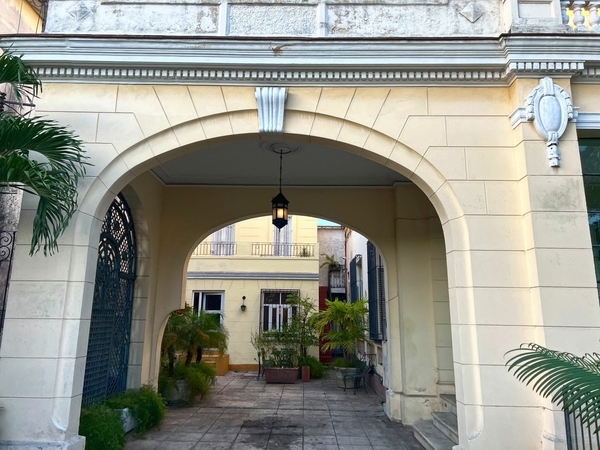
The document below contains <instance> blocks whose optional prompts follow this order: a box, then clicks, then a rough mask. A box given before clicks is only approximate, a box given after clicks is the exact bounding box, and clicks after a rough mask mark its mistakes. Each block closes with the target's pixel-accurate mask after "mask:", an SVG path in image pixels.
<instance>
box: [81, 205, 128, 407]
mask: <svg viewBox="0 0 600 450" xmlns="http://www.w3.org/2000/svg"><path fill="white" fill-rule="evenodd" d="M135 263H136V241H135V230H134V226H133V220H132V218H131V212H130V210H129V207H128V206H127V203H126V202H125V199H124V198H123V196H121V195H120V194H119V196H118V197H117V198H115V200H114V201H113V203H112V204H111V206H110V208H109V209H108V212H107V213H106V217H105V218H104V224H103V225H102V231H101V233H100V243H99V245H98V266H97V268H96V283H95V286H94V303H93V305H92V319H91V324H90V337H89V341H88V352H87V361H86V365H85V378H84V382H83V399H82V402H83V405H89V404H92V403H96V402H99V401H102V400H104V399H105V398H106V397H108V396H109V395H111V394H115V393H118V392H123V391H125V389H126V387H127V366H128V363H129V344H130V339H131V319H132V311H133V286H134V281H135V270H136V267H135Z"/></svg>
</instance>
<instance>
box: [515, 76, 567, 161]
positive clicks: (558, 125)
mask: <svg viewBox="0 0 600 450" xmlns="http://www.w3.org/2000/svg"><path fill="white" fill-rule="evenodd" d="M525 107H526V118H527V120H528V121H530V122H533V125H534V126H535V129H536V130H537V132H538V134H539V135H540V136H541V137H543V138H544V139H546V147H547V149H548V160H549V161H550V167H560V150H559V148H558V140H559V139H560V137H561V136H562V135H563V133H564V132H565V130H566V129H567V123H568V122H569V120H572V119H573V102H572V101H571V97H570V96H569V94H568V93H567V92H566V91H565V90H564V89H563V88H561V87H560V86H558V85H556V84H554V82H553V81H552V78H550V77H544V78H542V79H541V80H540V84H539V86H537V87H536V88H535V89H533V90H532V91H531V92H530V93H529V95H528V96H527V101H526V102H525Z"/></svg>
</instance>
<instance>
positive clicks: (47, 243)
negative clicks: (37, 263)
mask: <svg viewBox="0 0 600 450" xmlns="http://www.w3.org/2000/svg"><path fill="white" fill-rule="evenodd" d="M0 143H1V144H0V187H5V186H12V187H16V188H18V189H21V190H23V191H25V192H29V193H32V194H35V195H37V196H39V198H40V200H39V203H38V207H37V211H36V215H35V218H34V221H33V236H32V240H31V248H30V254H34V253H36V252H37V251H38V250H40V248H43V252H44V255H47V254H52V253H54V252H55V251H56V250H57V249H58V244H57V240H58V238H59V236H60V235H61V234H62V233H63V232H64V230H65V229H66V227H67V226H68V224H69V220H70V219H71V217H72V216H73V214H74V213H75V210H76V207H77V183H78V181H79V179H80V178H81V177H83V176H84V175H85V166H86V165H87V162H86V159H87V157H86V156H85V155H84V152H83V150H82V148H81V145H82V143H81V141H80V140H79V139H77V137H76V136H74V135H73V134H72V133H71V132H70V131H69V130H67V129H66V128H64V127H61V126H59V125H58V124H57V123H56V122H53V121H49V120H43V119H39V118H36V119H27V118H23V117H19V116H7V115H0Z"/></svg>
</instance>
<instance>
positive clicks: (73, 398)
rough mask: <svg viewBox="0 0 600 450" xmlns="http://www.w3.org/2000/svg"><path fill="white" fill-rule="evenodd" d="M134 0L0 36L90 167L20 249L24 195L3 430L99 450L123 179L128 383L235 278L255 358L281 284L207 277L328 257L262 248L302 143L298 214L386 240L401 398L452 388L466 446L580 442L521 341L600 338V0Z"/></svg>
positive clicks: (392, 348)
mask: <svg viewBox="0 0 600 450" xmlns="http://www.w3.org/2000/svg"><path fill="white" fill-rule="evenodd" d="M139 3H140V2H136V1H124V2H123V5H120V4H118V5H116V4H115V3H114V2H100V4H97V5H95V6H94V8H91V7H89V6H88V5H86V4H84V5H83V7H81V6H78V4H77V3H75V2H70V1H67V0H64V1H57V0H54V1H52V2H51V7H50V13H49V17H48V22H47V23H48V27H49V30H50V31H52V32H53V33H56V34H52V33H48V34H45V35H41V36H39V37H34V36H23V37H19V36H9V37H3V38H2V39H1V40H0V45H2V46H3V47H7V46H9V45H12V46H13V48H14V49H15V51H17V52H18V53H24V54H25V55H26V59H27V60H28V61H29V62H30V63H31V64H32V65H33V66H34V67H35V68H36V69H37V70H38V73H39V74H40V76H41V77H42V78H43V80H44V83H45V84H44V91H43V93H42V95H41V96H40V98H39V100H38V101H37V106H36V112H37V114H39V115H43V116H46V117H48V118H51V119H56V120H58V121H60V122H61V123H63V124H68V125H69V126H70V127H71V128H72V129H74V130H75V131H76V133H77V134H78V135H79V136H80V137H81V139H82V140H83V141H84V144H85V149H86V150H87V153H88V155H89V157H90V162H91V163H92V165H91V166H90V167H89V168H88V171H87V175H86V177H85V179H84V180H83V182H82V183H81V185H80V186H79V194H80V195H79V207H78V211H77V213H76V215H75V217H74V218H73V220H72V222H71V225H70V226H69V228H68V230H67V231H66V233H65V234H64V235H63V236H62V237H61V240H60V252H59V253H57V254H56V255H54V256H52V257H50V258H44V257H43V256H41V255H36V256H33V257H30V256H29V255H28V249H29V241H30V238H31V227H32V221H33V217H34V213H35V208H36V200H35V199H34V198H31V197H29V196H25V197H24V199H23V204H22V207H21V211H20V222H19V226H18V233H17V235H16V245H15V246H14V260H13V266H12V278H11V284H10V291H9V294H8V299H7V303H6V305H7V306H6V318H5V323H4V331H3V336H2V346H1V347H0V406H2V407H3V408H4V410H3V412H2V419H1V426H2V434H1V437H0V447H4V448H10V449H15V448H19V449H21V448H24V449H28V450H30V449H31V450H32V449H34V448H39V447H40V446H41V447H42V448H61V449H70V450H74V449H77V450H81V449H83V448H84V442H83V439H82V438H81V437H80V436H79V435H78V434H77V432H78V424H79V415H80V410H81V403H82V395H83V393H84V391H85V388H84V387H85V385H86V382H85V379H86V375H85V373H86V367H87V360H88V347H89V345H88V343H89V339H90V335H91V333H90V328H91V326H93V323H94V320H93V316H94V314H93V309H94V304H95V303H96V300H95V298H96V296H95V290H96V288H95V287H96V286H97V284H98V283H97V280H98V277H97V267H98V266H99V264H98V261H99V251H98V250H99V244H98V243H99V242H100V237H101V236H103V234H102V233H103V225H104V224H105V219H106V217H107V211H110V210H111V209H110V208H111V205H114V202H115V197H116V196H118V195H120V196H121V197H122V198H123V199H124V201H125V202H126V203H127V204H128V208H129V209H128V210H127V211H129V212H126V213H124V216H123V217H125V218H127V219H128V220H130V222H131V223H132V224H133V225H134V228H135V242H136V253H135V258H134V259H135V262H136V264H135V268H136V273H135V283H134V285H133V288H132V308H131V327H130V328H127V330H126V331H127V332H128V333H129V332H130V336H129V337H130V340H129V341H128V345H129V346H128V349H129V352H128V353H127V360H126V361H125V365H126V366H127V371H126V378H127V386H129V387H137V386H139V385H140V384H144V383H155V381H156V379H157V375H158V370H159V365H160V342H161V338H162V334H163V330H164V327H165V324H166V320H167V318H168V316H169V314H170V313H171V312H172V311H174V310H177V309H179V308H181V307H182V306H184V305H185V304H186V302H189V303H191V304H194V302H195V298H194V293H195V292H197V293H199V294H198V296H197V300H198V305H202V302H203V293H208V294H210V293H214V292H219V293H220V292H223V293H224V295H225V300H224V301H223V303H221V305H220V307H221V309H222V310H223V311H224V313H225V318H226V319H225V320H231V321H232V322H231V325H229V327H228V328H229V331H230V333H231V335H232V347H231V357H232V363H234V361H235V360H237V361H239V364H240V365H241V366H242V367H243V365H245V364H252V358H253V356H248V358H247V359H245V358H246V357H245V355H243V354H245V353H246V352H247V351H252V350H251V349H250V347H248V346H247V345H243V340H244V337H243V336H242V335H244V334H245V333H246V331H245V330H244V329H243V327H246V326H248V325H247V324H250V323H256V324H257V325H258V324H259V323H260V322H259V321H257V317H259V314H258V310H257V309H256V308H257V307H258V308H260V306H259V305H260V304H259V303H258V302H259V297H260V294H259V292H262V290H263V287H262V286H261V285H260V284H259V282H258V280H257V279H250V281H247V280H249V278H248V277H246V278H244V281H243V283H244V284H242V280H241V279H240V280H231V281H227V283H229V284H228V285H226V283H225V282H224V280H223V279H222V278H219V277H216V276H213V277H212V278H211V277H210V273H212V274H215V273H234V272H244V271H245V270H250V269H248V267H254V261H256V264H259V263H260V264H264V265H262V266H261V268H260V269H256V272H262V273H265V272H269V273H274V272H275V271H277V272H279V273H282V272H283V273H285V272H306V273H308V272H309V271H312V270H315V269H318V262H317V259H316V257H315V258H313V257H273V258H272V257H271V256H257V255H253V254H252V253H253V250H252V244H253V243H261V242H262V243H269V242H270V234H269V233H270V232H271V231H269V227H268V220H267V219H264V217H265V216H268V215H269V214H270V208H271V204H270V200H271V198H273V195H274V194H276V193H277V188H278V185H279V183H278V175H279V172H278V169H279V161H280V159H279V155H278V154H277V150H278V149H286V154H285V155H284V156H283V158H282V159H283V173H282V180H283V183H282V192H283V193H284V194H285V196H286V197H287V198H288V200H289V201H290V214H292V215H293V216H294V217H299V216H309V217H321V218H325V219H328V220H332V221H335V222H336V223H339V224H341V225H342V226H347V227H349V228H352V229H353V230H356V231H357V232H359V233H361V234H362V235H364V236H365V237H366V238H367V239H368V240H369V241H370V242H372V243H373V245H374V247H375V248H376V250H377V254H378V255H380V256H381V265H382V267H383V268H384V270H385V274H386V276H385V285H384V287H383V289H382V297H381V298H383V300H384V309H385V312H386V316H385V318H386V320H385V323H384V324H382V325H381V331H382V336H384V339H382V344H381V345H382V352H381V353H382V354H381V361H380V362H381V366H382V368H383V369H382V370H383V371H384V373H385V377H384V378H385V379H384V385H385V387H386V391H385V405H384V410H385V412H386V413H387V415H388V416H389V417H390V418H391V419H392V420H397V421H402V422H403V423H405V424H407V425H417V424H418V423H419V422H420V421H423V420H425V421H427V420H430V418H431V416H432V413H436V412H440V411H441V409H442V408H443V401H442V398H443V397H442V396H443V395H446V394H449V393H454V394H455V396H456V424H457V437H456V439H455V440H456V442H455V443H454V445H455V447H454V448H455V449H457V450H458V449H460V450H467V449H468V450H500V449H518V450H564V449H565V448H566V445H567V444H566V442H567V436H566V429H565V422H564V415H563V411H562V410H561V409H560V408H559V407H558V406H557V405H555V404H552V403H551V402H550V401H548V400H544V399H542V398H541V397H539V396H538V395H537V394H535V393H534V392H533V391H532V390H531V388H530V387H529V386H525V385H523V384H522V383H520V382H518V381H517V380H516V379H515V378H514V376H513V375H512V374H509V373H508V371H507V368H506V367H505V363H506V356H505V355H506V352H507V351H509V350H511V349H514V348H517V347H518V346H519V345H521V344H522V343H524V342H536V343H538V344H541V345H545V346H547V347H550V348H555V349H558V350H562V351H569V352H573V353H576V354H580V355H581V354H584V353H586V352H594V351H596V350H597V344H598V341H599V339H600V308H599V306H598V287H597V276H596V267H595V261H594V256H595V255H594V248H595V247H594V246H593V245H596V241H595V240H594V241H593V240H592V239H596V237H595V235H593V234H591V233H590V221H589V220H588V217H589V214H590V213H592V212H593V211H591V210H590V211H588V206H587V205H586V200H588V201H589V200H590V198H591V195H592V194H593V190H590V189H588V190H587V192H586V183H589V176H590V175H591V174H588V173H584V170H583V168H582V167H583V166H582V163H581V158H580V148H583V147H584V146H585V145H586V144H585V142H588V141H585V140H586V139H590V138H596V139H597V138H599V137H600V106H599V105H600V78H599V77H600V56H598V55H600V38H599V37H598V34H597V33H598V25H599V24H598V20H599V19H598V5H597V2H576V1H575V2H572V1H558V0H548V1H535V2H531V1H522V0H511V1H490V2H485V3H484V2H470V3H468V4H465V3H463V2H459V1H452V0H447V1H446V0H432V1H430V0H423V1H421V0H415V1H412V0H411V1H409V2H398V3H396V2H385V1H384V2H382V3H381V4H379V3H378V4H371V3H370V2H369V3H368V4H355V3H352V4H346V3H340V2H336V1H335V0H328V1H326V2H310V1H309V2H305V3H306V4H304V3H303V4H301V5H299V4H292V5H289V4H286V5H276V6H277V7H274V6H273V5H271V3H269V4H268V5H266V4H255V3H248V4H246V3H240V2H219V4H216V3H215V4H213V3H210V4H208V3H207V4H204V3H202V4H198V5H196V4H191V3H181V4H180V3H174V4H173V5H169V6H170V7H173V8H175V9H174V11H175V10H177V13H173V14H170V15H168V17H171V18H172V19H171V20H170V21H168V20H167V21H160V23H157V21H156V20H155V21H154V22H153V21H152V20H150V19H148V17H155V16H153V15H154V14H155V11H156V10H155V9H154V8H155V7H156V5H154V4H152V5H149V6H147V7H146V6H144V7H142V6H140V4H139ZM115 5H116V6H115ZM53 8H54V9H53ZM177 8H179V9H177ZM117 9H118V10H119V13H118V14H117V13H116V12H115V11H116V10H117ZM582 9H583V10H585V11H583V12H586V14H585V15H584V14H583V12H582ZM190 11H192V12H193V13H194V14H183V13H182V12H187V13H189V12H190ZM567 12H569V13H570V14H571V17H572V18H571V19H570V18H569V15H568V14H567ZM144 14H146V15H144ZM161 17H162V16H161ZM164 17H167V15H165V16H164ZM273 17H275V18H277V19H278V20H271V19H272V18H273ZM196 18H201V19H202V20H200V19H198V22H197V23H196V22H194V23H189V21H190V20H192V19H193V20H196ZM219 18H221V19H219ZM226 18H227V20H226ZM365 18H366V19H365ZM134 19H135V20H134ZM138 19H139V20H138ZM142 19H143V20H142ZM569 23H570V24H569ZM265 24H268V25H269V27H267V28H268V29H264V28H260V27H261V26H264V25H265ZM271 25H272V26H271ZM289 30H292V31H289ZM130 32H131V33H133V34H134V35H135V36H133V37H132V35H131V34H130ZM59 33H63V34H59ZM103 33H104V34H103ZM199 34H201V36H200V35H199ZM217 36H218V37H217ZM588 147H589V148H592V147H593V148H594V149H596V150H590V151H593V152H596V153H597V152H598V151H600V150H598V148H600V147H599V146H597V145H596V146H594V145H590V146H588ZM587 186H589V184H587ZM586 194H587V197H586ZM250 219H251V220H252V221H251V222H249V223H252V224H255V225H256V226H255V225H252V226H251V227H250V228H248V234H246V235H244V237H243V240H242V236H241V235H239V238H240V240H241V241H240V242H239V244H238V245H239V247H238V250H239V255H236V257H235V258H234V257H233V256H234V255H222V256H212V254H211V256H209V255H203V254H198V253H202V252H207V251H212V249H215V251H217V252H223V251H228V250H222V248H227V247H226V246H222V247H219V246H218V245H213V242H214V241H213V240H212V238H211V236H212V235H213V234H214V233H215V232H217V231H218V230H221V229H222V228H223V227H227V226H229V225H231V224H233V223H239V222H240V221H245V220H250ZM311 220H312V219H311ZM261 221H266V222H265V223H266V224H267V227H266V228H265V227H263V226H262V225H260V226H259V223H261ZM259 230H263V231H260V233H263V234H262V235H260V236H259V234H260V233H259ZM294 230H295V232H296V231H298V230H299V228H298V227H295V228H294ZM265 231H266V232H265ZM207 239H208V241H205V240H207ZM237 239H238V238H237V237H236V241H237ZM296 239H298V244H299V245H309V244H311V241H312V242H314V240H313V237H310V236H309V235H308V234H307V235H306V236H305V238H302V239H306V241H300V236H296ZM242 241H243V242H242ZM593 243H594V244H593ZM219 248H221V250H219ZM198 249H200V250H198ZM209 249H210V250H209ZM244 249H245V250H244ZM248 249H249V250H248ZM299 251H302V250H301V249H300V250H299ZM248 253H250V254H248ZM317 254H318V253H317V251H315V255H317ZM249 261H252V264H249ZM292 263H293V264H298V265H301V266H302V267H303V268H302V269H297V268H294V269H292V268H291V264H292ZM257 267H258V266H257ZM288 267H289V268H288ZM294 267H295V266H294ZM252 270H253V271H254V269H252ZM271 271H273V272H271ZM194 273H196V274H200V275H196V278H194V275H192V276H190V274H194ZM207 274H208V275H207ZM228 280H230V279H228ZM266 281H267V282H268V283H267V284H268V286H269V289H271V287H272V288H273V289H287V286H288V285H289V286H292V285H293V286H297V284H295V283H297V282H298V280H294V282H293V283H292V281H291V280H287V281H286V280H266ZM246 282H247V283H248V284H246ZM286 283H288V284H286ZM311 283H313V282H312V281H311V280H301V283H300V290H301V291H304V290H306V291H307V292H311V290H312V289H314V287H311V286H316V285H313V284H311ZM305 286H306V287H305ZM247 289H250V290H247ZM229 292H231V293H229ZM309 295H310V294H309ZM243 296H246V301H245V302H246V304H247V305H248V306H247V309H246V311H245V312H242V311H241V308H240V306H241V304H242V297H243ZM230 299H231V300H232V301H230ZM207 300H208V301H209V302H210V301H216V300H215V298H212V300H211V299H210V298H209V299H207V298H204V304H206V301H207ZM263 306H264V305H263ZM199 307H201V306H199ZM229 308H231V309H229ZM243 314H246V315H247V317H249V316H250V314H253V315H254V319H253V320H252V321H245V319H244V320H242V319H241V317H242V315H243ZM234 321H238V322H234ZM242 322H244V325H241V323H242ZM238 328H242V329H241V333H240V334H239V335H238V334H237V332H238ZM248 328H251V326H248ZM384 346H385V347H384ZM384 348H385V351H383V349H384ZM234 351H235V352H234ZM366 351H371V350H366ZM253 354H254V352H253V351H252V355H253ZM449 358H451V361H450V360H449ZM378 363H379V361H378Z"/></svg>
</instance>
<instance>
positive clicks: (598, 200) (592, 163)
mask: <svg viewBox="0 0 600 450" xmlns="http://www.w3.org/2000/svg"><path fill="white" fill-rule="evenodd" d="M579 155H580V156H581V169H582V173H583V185H584V189H585V201H586V204H587V209H588V223H589V227H590V235H591V238H592V252H593V254H594V264H595V266H596V283H597V285H598V288H599V289H600V139H580V140H579Z"/></svg>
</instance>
